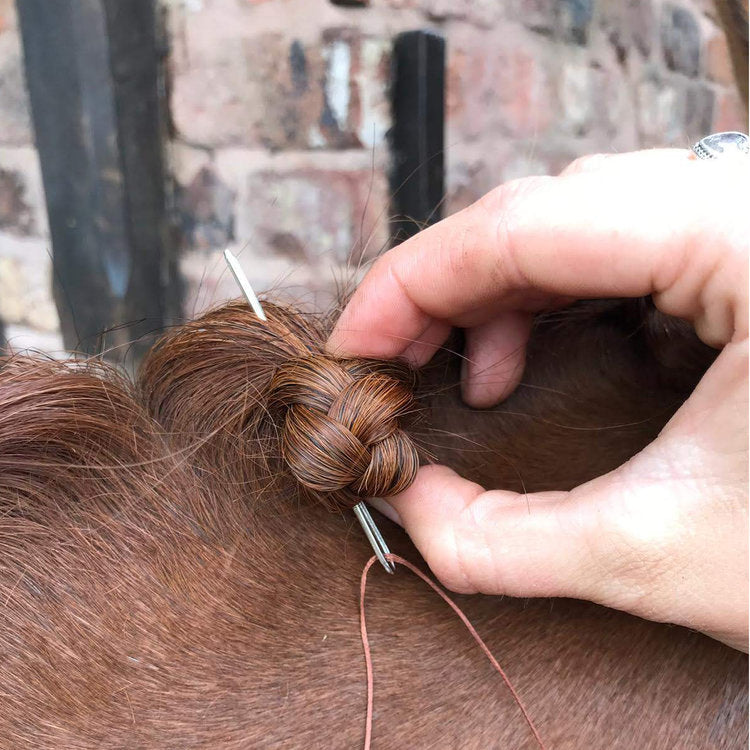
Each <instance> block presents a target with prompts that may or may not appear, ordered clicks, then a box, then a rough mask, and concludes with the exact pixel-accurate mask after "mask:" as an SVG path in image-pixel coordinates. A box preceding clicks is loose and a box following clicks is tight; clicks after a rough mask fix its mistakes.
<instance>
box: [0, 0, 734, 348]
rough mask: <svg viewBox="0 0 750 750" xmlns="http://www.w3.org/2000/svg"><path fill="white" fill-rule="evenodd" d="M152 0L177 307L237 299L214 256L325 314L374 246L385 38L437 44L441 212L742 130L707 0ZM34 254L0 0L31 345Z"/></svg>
mask: <svg viewBox="0 0 750 750" xmlns="http://www.w3.org/2000/svg"><path fill="white" fill-rule="evenodd" d="M163 2H164V3H165V5H166V10H167V14H168V24H169V31H170V42H171V58H170V64H171V74H172V99H171V114H172V118H173V125H174V132H175V136H174V139H173V140H172V141H171V142H170V144H169V159H170V163H171V165H172V171H173V174H174V178H175V184H174V191H173V200H174V206H173V208H174V212H175V216H176V220H177V221H178V222H179V224H180V226H181V229H182V237H183V240H182V248H181V269H182V273H183V276H184V279H185V282H186V290H187V294H186V301H185V314H186V315H187V316H190V315H193V314H194V313H195V312H197V311H199V310H200V309H203V308H205V307H206V306H209V305H211V304H215V303H218V302H221V301H222V300H224V299H226V298H228V297H233V296H236V294H237V292H236V288H235V286H234V284H233V282H232V281H231V279H230V278H229V276H228V274H227V273H226V272H225V269H224V266H223V263H222V262H221V260H220V252H221V250H222V249H223V248H224V247H225V246H231V247H233V248H234V249H235V251H236V252H237V253H238V254H239V255H240V258H241V260H242V263H243V265H244V267H245V269H246V270H247V272H248V275H249V276H250V278H251V281H252V282H253V284H254V286H256V287H257V288H258V289H267V288H269V287H272V286H273V287H276V288H279V289H283V290H284V292H285V293H286V294H287V295H290V296H292V297H294V298H295V299H297V300H302V301H306V302H308V303H309V304H311V305H316V304H317V305H325V304H326V303H327V302H328V301H329V300H330V299H331V297H332V295H333V294H335V289H336V285H337V284H341V283H342V282H345V281H347V280H350V279H351V278H353V277H354V276H356V273H357V268H359V267H361V266H362V265H363V264H366V262H367V261H368V260H369V259H371V258H372V257H374V256H375V255H376V254H377V253H378V252H380V250H381V249H382V248H383V247H384V246H386V245H387V242H388V234H387V215H388V188H387V179H386V169H387V164H388V152H387V147H386V144H385V133H386V131H387V129H388V127H389V119H390V117H389V106H388V101H387V93H386V92H387V83H388V75H389V54H390V47H391V40H392V39H393V37H394V35H396V34H397V33H399V32H400V31H405V30H411V29H416V28H431V29H435V30H437V31H438V32H439V33H441V34H443V35H444V36H445V38H446V41H447V50H448V73H447V80H448V91H447V135H446V148H447V151H446V166H447V186H448V197H447V203H446V209H445V212H446V213H450V212H453V211H455V210H457V209H459V208H461V207H462V206H465V205H467V204H468V203H469V202H471V201H472V200H474V199H475V198H477V197H478V196H480V195H481V194H482V193H483V192H485V191H486V190H488V189H490V188H491V187H493V186H494V185H496V184H498V183H500V182H502V181H503V180H507V179H510V178H513V177H518V176H523V175H528V174H540V173H554V172H556V171H558V170H559V169H560V168H562V167H563V166H564V165H565V164H566V163H567V162H569V161H570V160H571V159H573V158H575V157H576V156H578V155H580V154H584V153H589V152H595V151H626V150H630V149H635V148H639V147H644V146H656V145H666V144H672V145H678V146H687V145H689V144H690V143H692V142H693V141H694V140H696V139H697V138H698V137H700V136H701V135H704V134H706V133H709V132H711V131H716V130H726V129H742V130H746V129H747V119H746V115H745V113H744V111H743V107H742V105H741V103H740V101H739V99H738V96H737V94H736V93H735V91H734V87H733V81H732V74H731V66H730V63H729V59H728V54H727V47H726V42H725V39H724V37H723V34H722V33H721V31H720V30H719V28H718V27H717V21H716V18H715V16H714V12H713V5H712V3H711V2H709V0H674V2H666V1H665V2H662V1H661V0H506V1H505V2H500V0H497V1H495V2H491V1H490V0H371V2H370V4H369V5H366V4H359V7H356V6H357V5H358V4H357V3H355V7H352V6H351V5H349V6H348V7H344V6H338V5H334V4H332V3H330V2H326V1H325V0H315V1H314V2H313V0H163ZM48 253H49V248H48V243H47V240H46V226H45V216H44V209H43V201H42V189H41V181H40V177H39V167H38V163H37V159H36V154H35V151H34V148H33V137H32V133H31V130H30V125H29V116H28V111H27V101H26V95H25V92H24V87H23V76H22V69H21V58H20V49H19V40H18V32H17V29H16V22H15V18H14V12H13V7H12V2H10V0H0V318H2V319H4V320H5V323H6V328H7V329H8V333H9V334H10V337H11V338H13V337H14V336H17V337H20V340H21V342H22V343H23V342H24V341H26V340H27V339H28V340H31V341H32V342H33V343H36V344H38V345H40V346H42V347H47V348H49V347H53V346H55V345H58V346H59V344H56V342H57V340H56V339H55V338H54V337H55V332H56V313H55V311H54V306H53V305H52V303H51V296H50V293H49V285H50V264H49V255H48ZM35 335H36V336H37V338H36V339H35V338H34V336H35ZM24 336H26V337H27V338H26V339H24V338H23V337H24Z"/></svg>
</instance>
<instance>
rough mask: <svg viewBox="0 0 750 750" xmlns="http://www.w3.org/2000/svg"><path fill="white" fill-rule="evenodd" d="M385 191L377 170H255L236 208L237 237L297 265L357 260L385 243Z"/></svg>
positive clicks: (381, 177) (381, 176) (368, 255)
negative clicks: (279, 171) (243, 200)
mask: <svg viewBox="0 0 750 750" xmlns="http://www.w3.org/2000/svg"><path fill="white" fill-rule="evenodd" d="M371 180H372V181H373V185H372V191H370V184H371ZM386 190H387V188H386V187H385V184H384V176H383V175H382V172H381V173H379V174H376V175H374V177H373V174H372V172H371V171H370V170H353V171H335V170H315V169H298V170H293V171H290V172H285V173H276V172H271V171H263V172H256V173H254V174H252V175H250V176H249V177H248V185H247V190H246V195H247V199H246V201H245V202H244V204H240V205H238V206H237V220H238V228H237V235H238V238H239V239H243V238H244V237H248V238H252V242H253V243H254V244H257V245H259V246H264V247H266V248H268V251H269V252H271V253H273V254H274V255H281V256H284V257H287V258H289V259H291V260H294V261H295V262H299V263H312V264H315V263H318V262H320V260H321V258H329V259H335V260H336V261H340V262H345V261H347V260H348V259H350V258H353V259H354V261H355V262H356V261H357V260H358V259H359V257H360V256H361V255H362V254H363V253H364V255H365V256H367V257H372V256H373V255H374V254H376V253H377V252H378V251H379V250H380V248H381V246H382V245H383V244H384V242H385V235H384V232H385V229H384V222H385V218H386V217H387V211H384V210H383V207H384V203H385V201H386V199H387V193H386ZM368 193H369V200H368ZM363 217H364V218H363ZM368 240H369V242H368ZM365 246H367V247H366V248H365ZM329 262H330V261H329Z"/></svg>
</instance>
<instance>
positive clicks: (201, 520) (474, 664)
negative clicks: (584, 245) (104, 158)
mask: <svg viewBox="0 0 750 750" xmlns="http://www.w3.org/2000/svg"><path fill="white" fill-rule="evenodd" d="M265 307H266V310H267V312H268V314H269V323H268V324H267V325H264V324H261V323H260V322H259V321H258V320H257V319H256V318H255V317H254V316H253V314H252V312H250V311H249V310H248V309H247V308H246V307H245V306H244V305H242V304H237V303H235V304H232V305H228V306H226V307H224V308H221V309H219V310H216V311H214V312H212V313H209V314H208V315H206V316H204V317H203V318H201V319H200V320H197V321H195V322H193V323H189V324H187V325H186V326H183V327H182V328H179V329H177V330H176V331H174V332H172V333H171V334H169V335H168V336H167V337H166V338H165V339H164V340H163V342H162V343H160V344H159V345H158V346H157V347H156V348H155V349H154V350H153V351H152V353H151V354H150V356H149V357H148V359H147V361H146V363H145V365H144V367H143V370H142V373H141V377H140V378H139V381H138V383H137V385H136V386H132V385H130V383H128V382H127V381H126V380H124V379H122V378H121V377H119V376H117V375H116V374H115V373H114V372H113V371H112V370H109V369H107V368H105V367H103V366H100V365H95V364H91V363H85V364H81V365H71V364H62V363H56V362H50V361H44V360H40V359H32V358H24V357H11V358H9V359H8V360H7V361H6V362H5V364H4V366H3V368H2V370H1V371H0V606H1V607H2V610H1V612H2V617H0V747H2V748H101V747H108V748H110V747H111V748H150V749H155V748H219V749H220V750H229V749H232V750H234V749H239V748H255V747H263V748H274V747H278V748H281V747H283V748H318V747H320V748H339V747H341V748H352V747H358V746H360V745H361V742H362V736H363V715H364V707H365V684H364V674H363V666H362V653H361V645H360V642H359V632H358V622H357V600H358V593H359V592H358V589H359V575H360V572H361V570H362V567H363V565H364V563H365V561H366V560H367V559H368V557H369V556H370V554H371V551H370V548H369V546H368V545H367V544H366V542H365V541H364V539H363V538H362V536H361V533H360V532H359V530H358V529H356V528H355V527H354V521H353V518H352V516H351V514H350V513H345V512H341V509H345V508H348V507H349V506H350V505H351V504H352V503H354V502H356V501H357V500H358V499H359V498H361V497H362V496H364V495H367V494H377V493H380V494H387V493H388V492H392V491H397V490H398V489H400V488H401V487H403V486H404V485H405V484H407V483H408V482H409V481H410V478H411V476H412V475H413V471H414V466H415V463H416V457H417V455H420V456H421V460H423V461H424V460H429V459H428V458H427V456H428V454H431V455H432V456H434V458H435V459H436V460H439V461H441V462H444V463H448V464H450V465H452V466H453V467H454V468H456V469H457V470H459V471H461V472H462V473H463V474H464V475H465V476H467V477H470V478H472V479H475V480H476V481H479V482H482V483H484V484H486V485H488V486H502V487H505V488H510V489H519V490H523V489H526V490H528V491H535V490H542V489H551V488H554V489H564V488H567V487H572V486H574V485H576V484H578V483H580V482H582V481H585V480H587V479H589V478H591V477H592V476H595V475H598V474H601V473H603V472H606V471H608V470H610V469H612V468H614V467H615V466H617V465H618V464H620V463H621V462H622V461H624V460H625V459H627V458H628V457H629V456H630V455H632V454H633V453H635V452H636V451H637V450H638V449H640V448H641V447H642V446H643V445H645V444H646V443H647V442H649V441H650V440H651V439H653V437H654V436H655V435H656V434H658V431H659V430H660V429H661V427H662V426H663V424H664V423H665V422H666V420H667V419H668V418H669V416H670V415H671V414H672V413H673V412H674V411H675V409H676V408H677V407H678V406H679V405H680V403H682V401H684V399H685V398H686V397H687V395H688V394H689V393H690V391H691V389H692V388H693V387H694V385H695V384H696V382H697V381H698V379H699V378H700V377H701V375H702V373H703V372H704V371H705V369H706V367H707V366H708V365H709V363H710V362H711V360H712V357H713V352H711V351H710V350H709V349H707V348H706V347H704V346H703V345H701V344H700V343H699V342H698V341H697V339H696V338H695V337H694V335H693V334H692V332H690V331H689V329H688V327H687V326H684V325H682V324H681V323H680V322H679V321H674V320H672V319H668V318H664V317H663V316H661V315H660V314H658V313H657V312H656V311H655V310H654V309H653V307H652V306H651V305H650V303H649V302H648V301H647V300H634V301H624V302H623V301H594V302H588V303H579V304H578V305H576V306H573V307H571V308H570V309H568V310H566V311H562V312H555V313H550V314H548V315H546V316H542V317H540V319H539V320H538V321H537V324H536V326H535V330H534V333H533V336H532V339H531V342H530V345H529V355H528V366H527V371H526V373H525V375H524V378H523V382H522V384H521V386H520V387H519V388H518V389H517V390H516V392H515V393H514V394H513V396H512V397H511V398H510V399H508V401H506V402H505V403H504V404H502V405H501V406H499V407H497V408H495V409H491V410H486V411H473V410H470V409H467V408H466V407H465V406H463V404H462V403H461V400H460V397H459V396H458V391H457V386H456V384H457V382H458V371H459V367H460V358H459V357H457V356H455V355H452V354H451V353H450V352H448V351H446V352H444V353H443V354H442V355H441V356H439V357H437V358H436V359H435V360H434V361H433V363H432V364H431V365H430V366H429V367H428V368H425V370H424V371H423V372H421V373H420V374H419V379H420V381H421V382H420V384H419V385H414V384H413V382H412V378H413V377H414V374H413V373H411V372H410V371H409V370H408V368H404V367H402V366H401V365H394V364H392V363H382V362H370V361H366V360H361V361H339V360H335V359H332V358H330V357H329V356H327V355H325V354H324V353H323V352H322V342H323V341H324V340H325V336H326V334H327V332H328V330H329V329H330V323H329V321H328V320H326V319H319V318H315V317H311V316H305V315H302V314H301V313H299V312H297V311H294V310H290V309H288V308H281V307H274V306H272V305H271V304H270V303H266V304H265ZM459 346H460V340H458V339H457V340H456V341H454V342H452V344H451V347H452V348H457V347H459ZM412 399H414V400H412ZM349 461H350V463H351V465H349V464H348V462H349ZM332 509H339V510H338V511H336V512H331V510H332ZM379 522H380V523H381V524H382V527H383V530H384V532H385V534H386V535H387V537H388V539H389V541H390V542H391V546H392V548H393V549H394V551H397V552H399V553H401V554H402V555H403V556H404V557H407V558H410V559H412V560H414V559H415V558H416V557H417V553H416V551H415V550H414V549H413V547H411V545H410V543H409V541H408V539H407V538H406V537H405V535H404V534H403V532H401V530H400V529H398V528H396V527H395V526H392V525H391V524H389V523H388V522H387V521H386V520H385V519H380V521H379ZM370 585H371V587H372V588H371V589H370V590H369V592H368V598H369V600H370V602H371V606H370V611H369V615H368V627H369V630H370V637H371V643H372V648H373V657H374V661H375V669H376V685H377V694H376V695H377V697H376V706H375V708H376V713H377V714H378V715H379V718H378V719H377V720H376V724H375V730H376V733H375V746H376V747H377V746H381V747H392V748H407V747H408V748H411V747H418V748H427V747H430V748H431V747H461V748H477V749H479V748H482V749H484V748H493V747H511V748H521V747H527V746H528V747H531V746H533V745H532V743H533V738H531V737H530V736H529V733H528V728H527V727H526V726H525V725H524V723H523V721H522V720H521V717H520V716H519V713H518V709H517V707H516V706H515V705H514V703H513V702H512V700H511V699H510V697H509V696H508V695H507V694H505V693H504V692H503V691H502V689H499V688H498V685H497V684H496V682H495V676H494V674H493V672H492V671H491V670H490V669H488V667H487V664H486V663H485V662H484V660H483V659H484V657H483V656H482V655H481V654H480V653H477V652H475V651H474V650H473V648H472V646H471V644H470V643H468V642H467V641H466V640H465V636H464V634H463V633H462V631H461V625H460V623H457V622H455V621H454V620H452V619H451V617H450V616H449V614H447V613H446V612H445V611H444V610H443V608H442V604H441V602H439V601H437V600H436V599H435V598H434V597H433V595H431V594H430V593H429V592H427V591H425V590H424V589H423V588H422V586H421V585H420V583H419V582H418V581H416V580H415V579H413V578H411V577H408V576H404V575H396V576H393V577H390V576H385V575H380V576H378V575H377V574H374V575H373V576H372V580H371V583H370ZM375 602H377V605H376V606H373V605H374V604H375ZM461 605H462V608H463V609H464V610H465V611H466V612H467V614H468V616H469V617H470V619H471V620H472V621H473V622H474V624H475V625H476V627H477V629H478V630H479V631H480V633H481V634H482V635H483V637H484V638H485V639H486V641H487V643H488V645H489V646H490V648H491V649H492V650H493V651H494V653H495V654H496V655H497V656H498V657H499V659H500V660H501V662H502V663H503V666H504V667H505V668H506V671H507V672H508V673H509V676H510V677H511V679H512V680H513V682H514V683H515V684H516V686H517V688H518V690H519V692H520V693H521V695H522V696H523V698H524V700H525V703H526V704H527V706H528V708H529V710H530V713H531V715H532V716H533V718H534V721H535V723H536V725H537V726H538V727H539V730H540V733H541V734H542V736H543V737H544V739H545V741H546V742H547V744H548V745H549V746H550V747H552V748H584V747H585V748H589V747H591V748H596V747H607V748H633V747H654V748H656V747H690V748H697V749H698V748H739V747H744V746H746V741H747V732H746V720H747V711H746V696H747V679H746V674H747V672H746V669H747V662H746V659H745V657H744V656H743V655H741V654H738V653H736V652H734V651H731V650H730V649H728V648H726V647H724V646H721V645H720V644H718V643H715V642H713V641H710V640H709V639H707V638H705V637H704V636H701V635H698V634H696V633H691V632H689V631H687V630H684V629H681V628H671V627H668V626H664V625H658V624H655V623H649V622H645V621H642V620H639V619H637V618H633V617H630V616H627V615H624V614H622V613H618V612H613V611H608V610H604V609H602V608H600V607H597V606H595V605H593V604H588V603H585V602H574V601H564V600H561V601H556V602H554V603H553V602H550V601H541V600H531V601H519V600H512V599H497V598H490V597H479V596H476V597H461Z"/></svg>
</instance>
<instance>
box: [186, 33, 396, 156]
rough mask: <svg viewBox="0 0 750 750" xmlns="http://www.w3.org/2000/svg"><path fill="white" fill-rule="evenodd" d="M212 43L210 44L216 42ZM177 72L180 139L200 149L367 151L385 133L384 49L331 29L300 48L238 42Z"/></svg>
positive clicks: (271, 39) (275, 39)
mask: <svg viewBox="0 0 750 750" xmlns="http://www.w3.org/2000/svg"><path fill="white" fill-rule="evenodd" d="M218 41H219V40H217V42H218ZM235 42H236V44H239V48H238V50H236V49H234V48H233V47H232V46H231V45H230V48H229V49H227V50H222V49H221V48H220V47H219V46H218V45H217V48H216V50H215V51H213V52H212V51H209V52H208V55H210V56H209V57H204V58H203V59H200V60H198V61H197V64H195V65H190V66H184V67H183V68H182V69H179V68H178V69H177V70H176V75H175V87H174V88H175V93H174V97H173V108H174V113H175V120H176V123H177V127H178V130H179V132H180V134H181V135H182V136H183V138H184V139H185V140H187V141H190V142H193V143H199V144H202V145H206V146H222V145H247V146H264V147H266V148H269V149H272V150H276V149H309V148H329V149H348V148H359V147H362V146H365V147H369V146H370V145H371V143H372V140H373V137H372V133H373V125H374V126H375V133H376V140H380V138H382V135H383V133H384V131H385V130H386V129H387V127H388V124H389V123H388V119H389V114H388V111H389V110H388V103H387V94H386V92H387V83H388V76H389V54H388V52H389V47H390V43H389V42H387V41H386V40H384V39H379V38H377V37H366V36H362V35H360V34H359V33H358V32H357V31H356V30H353V29H346V28H344V29H341V28H332V29H326V30H324V31H323V32H322V33H321V36H320V38H319V39H318V40H316V41H315V42H312V43H307V42H305V43H303V42H302V41H300V40H299V39H295V38H294V37H289V36H287V35H285V34H282V33H267V34H262V35H259V36H256V37H250V38H248V39H244V40H240V41H237V40H235Z"/></svg>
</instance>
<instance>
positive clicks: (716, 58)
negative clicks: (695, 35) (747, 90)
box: [703, 30, 735, 86]
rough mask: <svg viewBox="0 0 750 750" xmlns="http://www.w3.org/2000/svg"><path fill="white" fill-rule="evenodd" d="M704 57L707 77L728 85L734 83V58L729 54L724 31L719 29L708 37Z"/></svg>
mask: <svg viewBox="0 0 750 750" xmlns="http://www.w3.org/2000/svg"><path fill="white" fill-rule="evenodd" d="M703 59H704V66H705V73H706V78H708V79H709V80H710V81H716V82H717V83H723V84H725V85H727V86H733V85H734V83H735V81H734V69H733V68H732V58H731V57H730V56H729V46H728V45H727V38H726V36H725V35H724V33H723V32H721V31H718V30H717V31H715V32H714V33H713V34H712V35H711V36H710V37H709V38H708V40H707V41H706V46H705V52H704V56H703Z"/></svg>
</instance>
